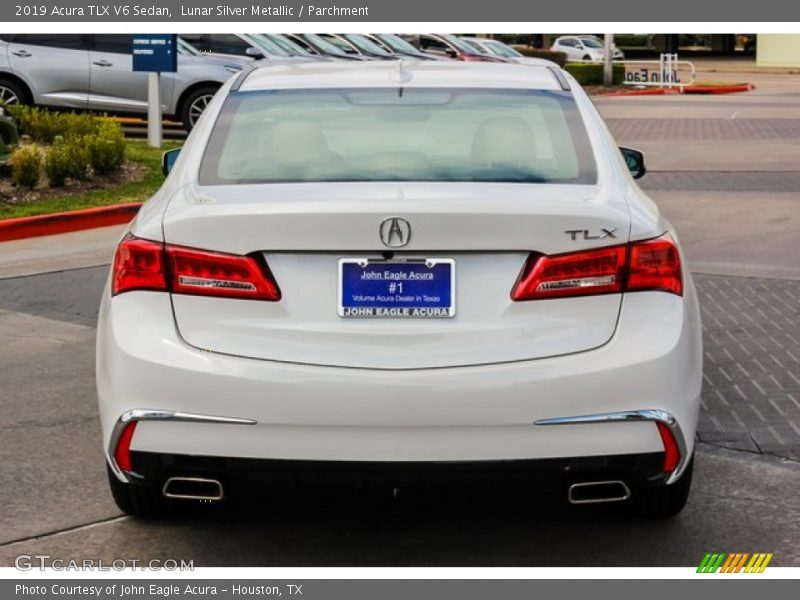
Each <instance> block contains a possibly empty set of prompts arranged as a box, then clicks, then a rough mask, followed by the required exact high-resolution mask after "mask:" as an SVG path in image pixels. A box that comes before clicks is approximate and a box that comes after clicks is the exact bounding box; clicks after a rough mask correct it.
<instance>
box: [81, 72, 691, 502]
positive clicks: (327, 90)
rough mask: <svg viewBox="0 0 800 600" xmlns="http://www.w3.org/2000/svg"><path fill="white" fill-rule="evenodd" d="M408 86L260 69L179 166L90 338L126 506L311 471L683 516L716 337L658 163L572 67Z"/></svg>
mask: <svg viewBox="0 0 800 600" xmlns="http://www.w3.org/2000/svg"><path fill="white" fill-rule="evenodd" d="M402 72H403V77H402V78H400V79H398V78H397V75H398V68H397V65H396V64H394V63H391V62H388V61H371V62H363V63H360V64H346V65H345V64H338V63H325V64H314V65H311V64H308V65H304V64H300V65H296V66H295V67H294V68H293V69H291V70H287V69H285V68H282V67H262V68H258V69H254V70H253V71H249V72H247V74H246V75H244V76H242V77H238V78H236V79H235V81H232V82H229V83H228V84H226V86H225V87H224V88H223V89H222V90H220V92H219V93H218V95H217V97H216V98H215V99H214V101H213V102H212V103H211V104H210V105H209V107H208V109H207V110H208V111H209V115H208V116H209V118H205V119H203V120H202V121H201V122H200V123H199V124H198V128H199V129H201V130H200V131H198V132H197V133H196V135H194V136H193V137H192V138H191V143H187V145H186V146H185V147H184V148H183V149H182V150H179V151H178V150H172V151H169V152H168V153H166V154H165V159H164V168H165V171H167V172H168V173H169V175H168V177H167V180H166V181H165V183H164V185H163V186H162V187H161V189H160V190H159V191H158V192H157V193H156V194H155V195H154V196H153V197H152V198H151V199H150V200H149V201H148V202H147V203H146V204H145V206H144V207H143V209H142V210H141V211H140V212H139V216H138V217H137V218H136V219H135V220H134V221H133V222H132V223H131V224H130V225H129V226H128V228H127V231H126V232H125V234H124V237H123V238H122V240H121V242H120V244H119V246H118V248H117V251H116V255H115V258H114V262H113V266H112V268H111V273H110V277H109V279H108V283H107V286H106V288H105V291H104V292H103V296H102V303H101V307H100V311H99V319H98V329H97V368H96V373H97V395H98V399H99V406H100V418H101V425H102V434H103V440H104V445H105V448H106V449H107V454H106V460H107V463H108V469H109V482H110V486H111V490H112V493H113V496H114V498H115V500H116V502H117V504H118V506H119V507H120V508H121V509H122V510H123V511H125V512H126V513H130V514H135V515H141V516H158V515H162V514H165V513H168V512H169V511H170V510H171V509H173V508H174V507H175V504H174V503H175V502H178V501H181V500H183V501H198V500H200V501H218V500H222V499H225V498H230V497H235V496H236V495H237V493H238V494H244V495H246V496H248V497H251V496H254V495H258V494H259V493H260V492H263V491H265V490H266V491H274V490H277V489H280V488H281V487H282V482H284V481H292V482H295V481H298V480H302V478H303V477H308V476H310V475H313V474H314V473H324V476H325V478H326V479H325V481H327V482H329V483H330V482H335V481H337V478H339V477H342V478H345V477H346V478H348V480H349V479H351V478H357V477H358V475H359V473H361V474H362V475H363V479H362V481H366V482H374V481H380V482H383V483H384V485H388V488H389V489H392V487H395V488H399V489H400V490H401V493H402V490H403V488H404V486H405V485H407V483H408V481H409V479H411V480H412V481H417V480H421V479H424V478H425V477H426V476H427V477H429V478H430V479H431V480H437V479H439V478H441V477H444V476H446V474H447V473H450V474H451V475H455V474H456V473H459V474H461V475H462V476H464V477H465V478H466V481H467V484H466V486H467V487H466V492H465V493H471V492H472V491H474V490H475V489H477V488H480V487H481V483H480V482H481V481H484V480H483V479H481V474H484V475H485V474H487V473H488V476H489V478H488V481H490V482H491V483H490V484H489V483H486V486H491V489H495V488H496V487H499V486H501V485H502V483H503V482H504V481H515V482H517V483H519V484H524V485H525V486H528V487H527V488H525V489H528V490H529V493H530V494H532V497H534V498H538V497H539V496H540V495H541V494H542V491H543V490H544V489H554V490H556V491H558V493H559V494H560V495H561V496H562V498H563V499H564V501H565V502H566V501H569V502H571V503H573V504H584V503H587V504H588V503H592V504H593V503H598V502H620V503H622V502H627V503H628V505H629V506H630V507H631V508H632V509H634V510H635V511H636V512H639V513H642V514H645V515H648V516H652V517H667V516H671V515H673V514H675V513H677V512H678V511H680V510H681V509H682V508H683V506H684V504H685V502H686V499H687V495H688V492H689V486H690V482H691V478H692V464H693V460H692V457H693V451H694V444H695V431H696V426H697V419H698V412H699V406H700V393H701V387H702V379H703V376H702V356H703V352H702V327H701V323H700V313H699V309H698V304H697V294H696V292H695V287H694V284H693V282H692V276H691V273H690V272H689V270H688V269H687V268H686V266H685V264H684V262H683V260H682V256H681V251H680V247H679V245H678V242H677V240H676V236H675V231H674V230H673V228H672V227H671V225H670V224H669V223H668V222H667V221H666V219H665V218H664V217H663V216H662V215H661V214H660V212H659V209H658V206H657V205H656V204H655V203H653V202H652V201H651V200H649V199H648V198H647V196H646V195H645V193H644V192H643V191H642V190H641V189H640V188H639V187H638V186H637V185H636V184H635V182H634V180H633V178H632V177H640V176H642V175H643V174H644V171H645V168H644V159H643V156H642V154H641V153H640V152H637V151H635V150H632V149H627V148H624V149H620V148H618V147H617V145H616V142H615V141H614V140H613V138H612V137H611V135H610V133H609V132H608V129H607V128H606V127H604V126H603V123H602V120H601V117H600V115H599V114H598V112H597V111H596V110H595V108H594V106H593V104H592V102H591V100H590V99H589V97H588V96H587V95H586V93H585V92H584V91H583V90H582V89H581V87H580V86H579V85H578V84H577V83H576V82H575V79H574V78H572V77H571V76H570V75H569V74H567V73H566V72H564V71H561V70H556V71H554V70H553V69H550V68H547V67H543V66H527V65H526V66H523V65H518V64H476V63H470V64H465V63H455V62H450V61H447V62H445V61H442V62H430V63H420V62H413V61H409V63H408V64H407V65H405V66H404V67H403V70H402ZM393 82H396V83H393ZM515 489H518V488H515Z"/></svg>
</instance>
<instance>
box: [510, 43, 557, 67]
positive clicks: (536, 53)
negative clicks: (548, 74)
mask: <svg viewBox="0 0 800 600" xmlns="http://www.w3.org/2000/svg"><path fill="white" fill-rule="evenodd" d="M514 49H515V50H517V51H518V52H519V53H520V54H524V55H525V56H530V57H532V58H544V59H545V60H552V61H553V62H554V63H556V64H557V65H558V66H559V67H563V66H564V65H565V64H566V62H567V55H566V54H564V53H563V52H551V51H550V50H542V49H541V48H534V47H533V46H514Z"/></svg>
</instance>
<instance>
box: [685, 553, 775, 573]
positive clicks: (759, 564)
mask: <svg viewBox="0 0 800 600" xmlns="http://www.w3.org/2000/svg"><path fill="white" fill-rule="evenodd" d="M748 559H749V560H748ZM771 560H772V553H769V554H767V553H764V552H757V553H754V554H749V553H747V552H736V553H733V554H725V553H724V552H713V553H712V552H708V553H706V555H705V556H704V557H703V560H702V561H701V562H700V566H699V567H697V572H698V573H717V572H720V573H763V572H764V569H766V568H767V565H768V564H769V561H771Z"/></svg>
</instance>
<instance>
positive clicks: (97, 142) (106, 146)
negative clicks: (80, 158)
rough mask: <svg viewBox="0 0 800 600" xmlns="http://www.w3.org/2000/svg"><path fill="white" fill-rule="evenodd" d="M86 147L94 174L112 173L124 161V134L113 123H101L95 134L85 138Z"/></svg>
mask: <svg viewBox="0 0 800 600" xmlns="http://www.w3.org/2000/svg"><path fill="white" fill-rule="evenodd" d="M86 146H87V148H88V151H89V161H90V162H91V165H92V169H94V172H95V173H99V174H105V173H112V172H114V171H117V170H118V169H119V168H120V167H121V166H122V163H123V162H124V161H125V134H124V133H123V131H122V126H121V125H120V124H119V123H116V122H114V121H104V122H103V123H101V124H100V126H99V127H98V129H97V133H96V134H94V135H91V136H87V137H86Z"/></svg>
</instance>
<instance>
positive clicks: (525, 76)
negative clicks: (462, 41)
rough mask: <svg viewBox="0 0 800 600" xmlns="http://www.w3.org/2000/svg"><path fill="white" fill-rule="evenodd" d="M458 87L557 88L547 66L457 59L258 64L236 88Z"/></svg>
mask: <svg viewBox="0 0 800 600" xmlns="http://www.w3.org/2000/svg"><path fill="white" fill-rule="evenodd" d="M398 85H402V86H403V87H461V88H515V89H541V90H560V89H561V86H560V83H559V81H558V79H557V77H556V75H555V74H554V73H553V72H552V70H551V69H549V68H548V67H546V66H538V65H520V64H514V63H471V62H460V61H419V60H414V59H409V60H398V61H369V62H366V61H365V62H359V63H343V62H309V63H300V64H285V65H283V64H281V65H274V66H265V67H259V68H256V69H254V70H253V71H251V72H250V73H249V74H248V75H247V76H245V77H244V78H243V80H241V81H240V84H239V88H238V89H239V90H242V91H253V90H274V89H312V88H313V89H319V88H349V87H395V86H398Z"/></svg>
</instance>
